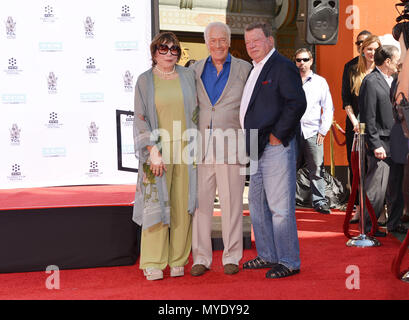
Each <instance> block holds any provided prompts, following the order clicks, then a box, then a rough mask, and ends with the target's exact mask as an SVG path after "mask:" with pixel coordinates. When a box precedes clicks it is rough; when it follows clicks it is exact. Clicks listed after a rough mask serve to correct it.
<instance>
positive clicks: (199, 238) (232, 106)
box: [190, 22, 251, 276]
mask: <svg viewBox="0 0 409 320" xmlns="http://www.w3.org/2000/svg"><path fill="white" fill-rule="evenodd" d="M230 34H231V32H230V28H229V26H227V25H226V24H224V23H222V22H212V23H210V24H209V25H208V26H207V27H206V29H205V32H204V38H205V42H206V45H207V48H208V50H209V53H210V56H209V57H208V58H206V59H203V60H201V61H198V62H196V63H195V64H194V65H193V66H192V67H191V69H193V70H194V71H195V75H196V86H197V95H198V102H199V109H200V112H199V130H200V136H201V137H202V140H203V141H202V145H203V147H202V150H203V159H202V162H201V163H199V164H198V179H199V184H198V199H199V207H198V209H197V211H196V213H195V215H194V217H193V243H192V255H193V266H192V269H191V271H190V273H191V275H192V276H201V275H203V274H204V273H205V272H206V271H207V270H209V269H210V267H211V264H212V241H211V240H212V239H211V233H212V217H213V212H214V200H215V195H216V189H217V191H218V195H219V199H220V208H221V221H222V237H223V245H224V250H223V257H222V263H223V268H224V273H225V274H228V275H233V274H236V273H237V272H239V262H240V260H241V258H242V255H243V191H244V183H245V178H246V176H245V175H243V174H241V172H240V171H241V170H242V169H243V165H242V164H240V163H239V161H238V154H239V153H240V144H239V143H238V141H239V140H238V134H242V130H241V128H240V121H239V112H240V101H241V96H242V93H243V88H244V84H245V83H246V79H247V76H248V73H249V72H250V69H251V65H250V64H249V63H248V62H246V61H244V60H241V59H237V58H235V57H233V56H232V55H230V53H229V47H230ZM232 131H233V135H234V138H233V139H229V142H228V143H227V145H226V144H225V142H224V140H225V139H224V133H225V132H232ZM218 136H220V137H222V139H218ZM213 141H215V142H216V143H215V144H214V143H213ZM231 144H234V148H232V147H233V146H232V145H231ZM221 146H222V148H219V147H221ZM220 150H222V153H220V154H217V153H218V151H220ZM242 151H243V152H242V153H243V156H244V157H245V150H244V147H243V148H242ZM229 159H232V160H234V161H233V162H230V161H229Z"/></svg>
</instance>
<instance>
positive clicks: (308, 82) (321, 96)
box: [295, 48, 334, 214]
mask: <svg viewBox="0 0 409 320" xmlns="http://www.w3.org/2000/svg"><path fill="white" fill-rule="evenodd" d="M313 61H314V60H313V57H312V53H311V51H310V50H308V49H306V48H301V49H298V50H297V51H296V53H295V64H296V66H297V68H298V70H299V71H300V76H301V79H302V83H303V89H304V92H305V96H306V98H307V110H306V111H305V113H304V115H303V117H302V118H301V137H300V150H299V151H300V152H299V157H298V163H297V167H300V166H301V163H302V162H303V161H302V159H304V161H305V164H306V166H307V169H308V172H309V178H310V185H311V202H312V205H313V207H314V209H315V211H317V212H320V213H323V214H329V213H331V210H330V207H329V204H328V201H327V199H326V198H325V180H324V172H325V168H324V139H325V136H326V135H327V132H328V130H329V129H330V128H331V124H332V117H333V115H334V105H333V103H332V98H331V93H330V91H329V87H328V84H327V81H326V80H325V79H324V78H323V77H321V76H319V75H317V74H315V73H314V72H312V70H311V66H312V64H313Z"/></svg>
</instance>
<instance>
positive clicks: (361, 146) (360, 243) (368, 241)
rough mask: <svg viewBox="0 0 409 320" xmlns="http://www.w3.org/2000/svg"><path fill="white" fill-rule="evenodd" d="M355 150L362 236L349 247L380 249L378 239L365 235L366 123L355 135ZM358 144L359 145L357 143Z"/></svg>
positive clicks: (352, 241) (351, 242)
mask: <svg viewBox="0 0 409 320" xmlns="http://www.w3.org/2000/svg"><path fill="white" fill-rule="evenodd" d="M355 138H357V140H356V141H354V147H353V150H354V148H356V149H358V150H357V151H358V155H359V165H358V168H359V170H358V173H359V207H360V209H361V212H360V213H361V216H360V225H359V229H360V230H359V231H360V232H361V234H360V235H359V236H357V237H354V238H352V239H349V240H348V242H347V246H348V247H361V248H364V247H378V246H380V245H381V243H380V242H379V241H378V239H376V238H374V237H370V236H368V235H366V234H365V184H364V182H365V156H366V155H365V123H360V124H359V134H355ZM355 142H357V143H355Z"/></svg>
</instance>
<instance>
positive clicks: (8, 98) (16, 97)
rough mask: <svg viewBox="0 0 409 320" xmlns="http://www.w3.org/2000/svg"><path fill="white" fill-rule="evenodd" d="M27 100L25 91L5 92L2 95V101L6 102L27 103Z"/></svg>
mask: <svg viewBox="0 0 409 320" xmlns="http://www.w3.org/2000/svg"><path fill="white" fill-rule="evenodd" d="M26 100H27V98H26V95H25V94H24V93H16V94H13V93H5V94H2V95H1V102H2V103H4V104H22V103H26Z"/></svg>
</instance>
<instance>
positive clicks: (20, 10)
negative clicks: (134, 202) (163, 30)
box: [0, 0, 151, 189]
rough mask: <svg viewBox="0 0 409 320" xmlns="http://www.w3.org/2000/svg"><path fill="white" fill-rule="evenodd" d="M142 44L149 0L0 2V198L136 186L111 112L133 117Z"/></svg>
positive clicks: (143, 59) (145, 57)
mask: <svg viewBox="0 0 409 320" xmlns="http://www.w3.org/2000/svg"><path fill="white" fill-rule="evenodd" d="M150 42H151V1H150V0H123V1H117V0H110V1H100V0H71V1H62V0H54V1H53V0H48V1H42V0H1V1H0V153H1V154H0V189H9V188H22V187H24V188H26V187H41V186H62V185H87V184H122V183H135V182H136V176H137V174H136V173H132V172H123V171H118V169H117V147H116V144H117V143H116V122H115V110H116V109H119V110H133V96H134V93H133V88H134V86H135V82H136V79H137V77H138V75H139V74H140V73H142V72H143V71H145V70H146V69H148V68H149V66H150V53H149V44H150ZM130 127H131V126H128V128H130ZM130 130H131V129H130ZM131 145H132V141H129V142H128V144H127V146H126V147H125V150H124V151H125V152H129V149H130V146H131ZM135 162H136V160H135ZM135 166H136V164H135Z"/></svg>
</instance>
